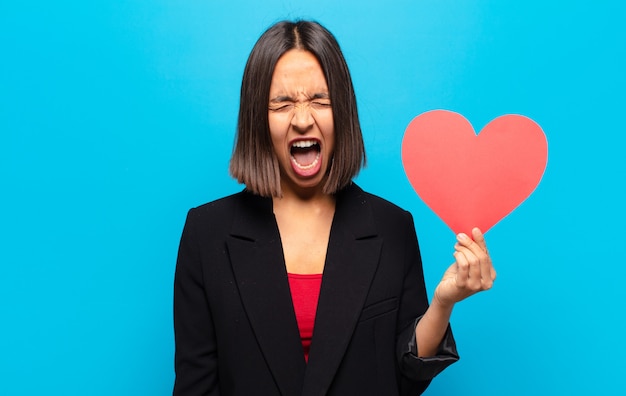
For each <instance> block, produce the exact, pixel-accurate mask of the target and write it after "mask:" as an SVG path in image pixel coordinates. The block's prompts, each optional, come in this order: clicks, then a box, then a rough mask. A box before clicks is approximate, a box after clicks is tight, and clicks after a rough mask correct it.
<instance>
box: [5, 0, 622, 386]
mask: <svg viewBox="0 0 626 396" xmlns="http://www.w3.org/2000/svg"><path fill="white" fill-rule="evenodd" d="M623 4H624V3H623V2H620V1H602V0H599V1H596V2H591V1H567V2H565V1H545V0H528V1H525V2H520V1H504V0H499V1H497V0H493V1H486V0H484V1H461V2H460V1H453V0H429V1H391V0H390V1H384V2H372V3H371V4H366V3H364V2H363V1H342V2H338V1H336V0H319V1H316V2H310V1H308V2H299V1H279V0H274V1H263V2H258V1H244V0H231V1H228V2H221V1H165V0H149V1H148V0H146V1H139V0H137V1H127V2H122V1H108V0H107V1H104V0H96V1H88V2H85V1H68V0H65V1H63V0H60V1H55V2H48V1H31V2H10V1H6V2H3V3H2V4H0V59H1V61H0V183H1V184H0V186H1V187H0V188H1V190H0V203H1V204H0V384H1V385H0V388H1V389H0V394H3V395H5V394H6V395H167V394H169V393H170V392H171V386H172V383H173V378H174V374H173V351H174V344H173V330H172V313H171V309H172V298H171V297H172V292H171V289H172V281H173V273H174V264H175V257H176V250H177V245H178V239H179V237H180V232H181V230H182V226H183V222H184V218H185V214H186V211H187V209H188V208H190V207H192V206H196V205H199V204H201V203H204V202H206V201H209V200H212V199H215V198H217V197H220V196H223V195H226V194H230V193H232V192H235V191H238V190H239V189H240V188H241V187H240V186H239V185H237V184H236V183H235V182H234V181H233V180H231V179H230V178H229V176H228V173H227V166H228V160H229V156H230V152H231V147H232V143H233V139H234V130H235V124H236V114H237V106H238V92H239V84H240V79H241V75H242V71H243V67H244V63H245V60H246V58H247V55H248V53H249V51H250V49H251V48H252V45H253V44H254V42H255V40H256V39H257V38H258V36H259V35H260V34H261V33H262V31H263V30H265V28H267V27H268V26H269V25H270V24H272V23H274V22H276V21H277V20H280V19H283V18H296V17H304V18H313V19H317V20H319V21H320V22H322V23H323V24H325V25H326V26H327V27H328V28H329V29H330V30H331V31H332V32H333V33H335V35H336V36H337V38H338V39H339V42H340V44H341V45H342V48H343V50H344V52H345V55H346V58H347V60H348V63H349V65H350V67H351V71H352V73H353V79H354V84H355V87H356V91H357V97H358V100H359V109H360V114H361V120H362V126H363V130H364V134H365V139H366V147H367V149H368V155H369V165H368V167H367V168H366V169H365V170H364V171H363V172H362V174H361V175H360V176H359V178H358V183H359V184H360V185H361V186H362V187H363V188H365V189H366V190H369V191H371V192H373V193H377V194H379V195H382V196H384V197H385V198H388V199H389V200H391V201H393V202H395V203H397V204H399V205H401V206H403V207H405V208H406V209H409V210H411V212H412V213H413V214H414V216H415V219H416V228H417V232H418V236H419V238H420V243H421V247H422V253H423V258H424V262H425V266H426V269H425V271H426V278H427V279H426V280H427V283H428V285H429V290H430V292H432V289H433V288H434V286H435V285H436V283H437V281H438V280H439V278H440V276H441V274H442V273H443V271H444V269H445V268H446V267H447V266H448V264H449V263H450V262H451V261H452V256H451V253H452V246H453V243H454V235H453V234H452V232H451V231H450V230H449V229H448V228H447V227H446V226H445V225H444V224H443V223H442V222H441V221H440V220H439V219H438V218H437V217H436V216H435V215H434V214H433V213H432V212H431V211H430V210H429V209H428V208H427V207H426V206H425V205H424V204H423V203H422V202H421V201H420V200H419V198H418V197H417V195H416V194H415V193H414V192H413V190H412V189H411V186H410V184H409V182H408V180H407V178H406V176H405V174H404V171H403V168H402V163H401V159H400V150H401V141H402V136H403V133H404V129H405V127H406V126H407V125H408V123H409V121H410V120H411V119H412V118H413V117H415V116H416V115H418V114H420V113H422V112H424V111H427V110H432V109H438V108H442V109H448V110H452V111H456V112H459V113H461V114H463V115H464V116H465V117H466V118H467V119H468V120H469V121H470V122H471V123H472V124H473V125H474V127H475V128H476V129H477V130H480V129H481V128H482V127H483V126H484V125H486V124H487V123H488V122H489V121H490V120H492V119H493V118H495V117H497V116H500V115H503V114H508V113H518V114H523V115H525V116H528V117H530V118H532V119H534V120H535V121H536V122H537V123H539V124H540V125H541V126H542V127H543V129H544V131H545V133H546V135H547V137H548V143H549V151H550V152H549V160H548V166H547V169H546V173H545V175H544V179H543V181H542V182H541V184H540V185H539V187H538V188H537V190H536V191H535V193H534V194H533V195H532V196H531V197H530V198H529V199H528V200H527V201H525V202H524V203H523V204H522V205H521V206H520V207H519V208H518V209H517V210H516V211H515V212H514V213H512V214H511V215H510V216H508V217H507V218H505V219H504V220H503V221H502V222H500V223H499V224H498V225H496V226H495V227H494V228H493V229H492V230H491V231H489V233H488V243H489V246H490V250H491V253H492V256H493V258H494V260H495V263H496V265H497V269H498V274H499V277H498V281H497V283H496V285H495V287H494V289H493V290H491V291H489V292H488V293H483V294H480V295H478V296H476V297H474V298H472V299H470V300H468V301H465V302H463V303H461V304H460V305H459V306H458V307H457V308H455V312H454V315H453V319H452V323H453V326H454V329H455V334H456V337H457V341H458V344H459V348H460V352H461V355H462V359H461V361H460V362H459V363H457V364H455V365H454V366H452V367H450V368H449V369H448V370H446V371H445V372H444V373H443V374H442V375H441V376H440V377H438V378H437V379H436V380H435V381H434V383H433V384H432V386H431V387H430V388H429V390H428V391H427V394H428V395H457V394H464V395H481V396H484V395H503V394H506V395H510V396H512V395H528V394H542V395H549V394H568V395H574V394H580V395H588V394H602V395H610V394H621V393H622V392H623V389H624V388H625V387H626V383H625V379H624V378H625V376H624V375H623V361H622V359H623V357H624V355H625V354H626V348H625V342H624V340H623V335H624V334H626V325H625V320H624V302H625V301H626V295H625V294H626V292H625V290H626V288H625V287H624V279H625V277H626V271H625V269H624V267H625V264H624V257H623V256H624V248H625V247H626V244H625V243H624V234H623V224H624V222H625V221H626V216H625V215H624V193H623V184H624V181H625V180H624V179H625V178H624V172H625V171H626V169H625V166H624V165H625V155H624V154H623V151H624V149H623V147H624V144H625V143H626V138H625V136H626V130H625V128H624V123H623V113H624V107H625V105H626V98H625V92H626V73H625V72H624V70H626V28H625V27H624V21H625V20H626V7H625V6H624V5H623ZM459 176H460V177H465V176H466V175H463V173H462V170H461V171H460V172H459Z"/></svg>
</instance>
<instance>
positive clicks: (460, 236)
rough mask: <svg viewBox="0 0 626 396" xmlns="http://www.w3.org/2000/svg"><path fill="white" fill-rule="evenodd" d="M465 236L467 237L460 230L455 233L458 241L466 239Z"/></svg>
mask: <svg viewBox="0 0 626 396" xmlns="http://www.w3.org/2000/svg"><path fill="white" fill-rule="evenodd" d="M467 238H468V237H467V235H465V234H464V233H462V232H461V233H460V234H459V235H457V239H458V240H459V241H464V240H466V239H467Z"/></svg>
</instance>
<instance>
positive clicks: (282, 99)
mask: <svg viewBox="0 0 626 396" xmlns="http://www.w3.org/2000/svg"><path fill="white" fill-rule="evenodd" d="M315 99H330V95H328V94H327V93H323V92H320V93H316V94H313V96H311V97H310V98H309V100H315ZM295 101H296V100H295V99H294V98H293V97H291V96H287V95H281V96H277V97H275V98H272V99H270V103H282V102H295Z"/></svg>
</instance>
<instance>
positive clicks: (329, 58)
mask: <svg viewBox="0 0 626 396" xmlns="http://www.w3.org/2000/svg"><path fill="white" fill-rule="evenodd" d="M292 49H302V50H305V51H308V52H310V53H312V54H313V55H314V56H315V57H316V58H317V60H318V62H319V63H320V66H321V68H322V71H323V72H324V76H325V77H326V83H327V85H328V90H329V95H330V100H331V104H332V112H333V122H334V130H335V149H334V154H333V158H332V160H331V166H330V169H329V173H328V177H327V179H326V183H325V184H324V186H323V191H324V192H325V193H327V194H334V193H335V192H337V191H338V190H340V189H342V188H344V187H346V186H347V185H349V184H350V182H351V181H352V179H353V178H354V177H355V176H356V175H357V174H358V173H359V171H360V170H361V168H362V167H363V166H365V161H366V159H365V147H364V144H363V135H362V133H361V126H360V124H359V117H358V112H357V104H356V96H355V94H354V87H353V85H352V79H351V77H350V71H349V70H348V65H347V64H346V61H345V59H344V57H343V54H342V52H341V49H340V48H339V44H338V43H337V40H336V39H335V37H334V36H333V35H332V33H330V32H329V31H328V30H327V29H326V28H324V27H323V26H322V25H320V24H319V23H317V22H311V21H296V22H290V21H282V22H279V23H277V24H275V25H273V26H271V27H270V28H269V29H268V30H266V31H265V33H263V35H261V37H260V38H259V40H258V41H257V42H256V44H255V45H254V48H253V49H252V52H251V53H250V57H249V58H248V61H247V63H246V67H245V70H244V73H243V80H242V83H241V97H240V104H239V119H238V124H237V136H236V139H235V146H234V149H233V154H232V157H231V160H230V174H231V175H232V176H233V177H234V178H235V179H237V180H238V181H239V182H240V183H243V184H245V185H246V188H247V189H248V190H249V191H251V192H253V193H256V194H259V195H262V196H266V197H271V196H276V197H279V196H281V195H282V191H281V187H280V169H279V165H278V160H277V157H276V154H275V153H274V148H273V145H272V141H271V137H270V130H269V122H268V111H269V110H268V104H269V92H270V85H271V83H272V75H273V73H274V68H275V66H276V63H277V62H278V59H279V58H280V57H281V56H282V55H283V54H284V53H285V52H287V51H289V50H292Z"/></svg>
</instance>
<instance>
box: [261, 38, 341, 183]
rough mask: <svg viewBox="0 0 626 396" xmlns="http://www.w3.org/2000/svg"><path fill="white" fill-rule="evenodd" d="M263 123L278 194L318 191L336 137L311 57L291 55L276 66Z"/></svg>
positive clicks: (320, 75)
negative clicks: (266, 123) (275, 166)
mask: <svg viewBox="0 0 626 396" xmlns="http://www.w3.org/2000/svg"><path fill="white" fill-rule="evenodd" d="M268 118H269V128H270V135H271V138H272V144H273V146H274V152H275V153H276V156H277V157H278V162H279V164H280V171H281V188H282V189H283V193H288V192H289V191H291V192H296V193H298V192H304V191H310V190H311V189H318V190H321V188H322V187H323V182H324V181H325V180H326V177H327V174H328V170H329V167H330V163H331V158H332V155H333V150H334V146H335V136H334V126H333V111H332V108H331V102H330V96H329V93H328V86H327V84H326V79H325V78H324V73H323V72H322V68H321V66H320V64H319V62H318V61H317V59H316V58H315V56H314V55H313V54H311V53H310V52H308V51H303V50H297V49H293V50H290V51H287V52H286V53H285V54H283V56H282V57H281V58H280V59H279V60H278V62H277V63H276V67H275V69H274V74H273V75H272V83H271V85H270V97H269V117H268ZM286 190H287V191H286Z"/></svg>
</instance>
